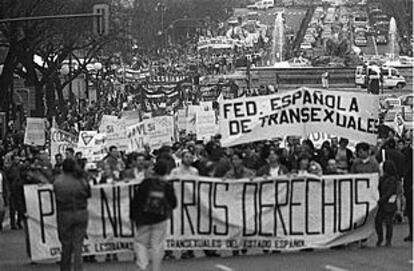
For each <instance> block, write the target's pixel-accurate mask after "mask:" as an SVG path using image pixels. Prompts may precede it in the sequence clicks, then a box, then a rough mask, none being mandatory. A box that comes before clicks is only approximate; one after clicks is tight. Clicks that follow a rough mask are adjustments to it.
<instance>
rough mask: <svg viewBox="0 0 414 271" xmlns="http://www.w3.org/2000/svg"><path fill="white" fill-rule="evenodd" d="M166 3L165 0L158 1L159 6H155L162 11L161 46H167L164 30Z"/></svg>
mask: <svg viewBox="0 0 414 271" xmlns="http://www.w3.org/2000/svg"><path fill="white" fill-rule="evenodd" d="M165 9H166V8H165V4H164V3H163V2H158V3H157V7H156V8H155V10H156V11H158V10H159V11H160V16H161V30H160V32H159V33H160V36H161V47H162V48H164V47H165V31H164V12H165Z"/></svg>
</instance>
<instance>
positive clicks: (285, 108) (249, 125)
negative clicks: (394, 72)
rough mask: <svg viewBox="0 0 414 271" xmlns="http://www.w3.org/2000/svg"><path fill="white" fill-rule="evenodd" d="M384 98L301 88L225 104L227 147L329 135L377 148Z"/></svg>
mask: <svg viewBox="0 0 414 271" xmlns="http://www.w3.org/2000/svg"><path fill="white" fill-rule="evenodd" d="M378 113H379V106H378V95H371V94H366V93H356V92H343V91H342V92H341V91H330V90H322V89H307V88H300V89H297V90H291V91H286V92H283V93H280V94H272V95H266V96H258V97H247V98H246V97H242V98H237V99H232V100H224V99H223V100H221V102H220V121H219V124H220V134H221V135H222V136H223V139H222V142H221V143H222V145H223V146H224V147H229V146H234V145H239V144H244V143H250V142H254V141H259V140H266V139H269V138H275V137H285V136H290V135H296V136H303V137H307V136H308V135H309V134H311V133H317V132H320V131H323V132H325V133H328V134H332V135H336V136H340V137H345V138H348V139H350V140H356V141H359V142H360V141H365V142H367V143H371V144H376V142H377V135H378V124H379V123H378Z"/></svg>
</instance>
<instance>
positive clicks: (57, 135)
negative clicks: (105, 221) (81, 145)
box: [50, 128, 78, 164]
mask: <svg viewBox="0 0 414 271" xmlns="http://www.w3.org/2000/svg"><path fill="white" fill-rule="evenodd" d="M77 142H78V138H77V137H76V136H75V135H73V134H71V133H68V132H65V131H63V130H60V129H57V128H51V129H50V160H51V162H52V164H55V162H56V161H55V155H56V154H58V153H60V154H62V155H64V154H65V151H66V149H67V148H73V149H76V147H77Z"/></svg>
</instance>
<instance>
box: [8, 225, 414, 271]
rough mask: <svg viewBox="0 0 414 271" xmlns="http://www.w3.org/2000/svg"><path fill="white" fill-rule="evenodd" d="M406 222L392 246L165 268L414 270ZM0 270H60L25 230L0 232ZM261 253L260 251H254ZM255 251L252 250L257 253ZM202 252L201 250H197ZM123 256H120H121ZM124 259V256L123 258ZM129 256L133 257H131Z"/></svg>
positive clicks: (104, 266) (116, 265)
mask: <svg viewBox="0 0 414 271" xmlns="http://www.w3.org/2000/svg"><path fill="white" fill-rule="evenodd" d="M406 233H407V225H406V224H400V225H396V226H395V228H394V238H393V246H392V247H390V248H385V247H381V248H376V247H374V243H375V241H376V240H375V237H374V236H373V237H371V238H370V239H369V242H368V245H369V246H368V248H364V249H361V248H357V247H356V246H352V247H349V248H346V249H342V250H321V251H313V252H294V253H282V254H272V255H263V254H256V255H253V254H249V255H246V256H239V257H230V256H229V255H230V254H229V252H225V255H224V256H225V257H221V258H205V257H200V258H196V259H191V260H170V261H166V262H164V264H163V269H164V270H169V271H186V270H203V271H220V270H221V271H252V270H257V271H275V270H283V271H290V270H300V271H308V270H309V271H313V270H315V271H319V270H321V271H324V270H325V271H329V270H330V271H351V270H352V271H353V270H355V271H405V270H412V267H413V257H412V253H413V250H412V243H406V242H403V241H402V240H403V238H404V237H405V236H406ZM0 244H1V245H0V270H2V271H29V270H42V271H43V270H45V271H48V270H58V265H57V264H56V263H49V264H30V263H29V259H28V258H27V257H26V254H25V245H24V236H23V232H22V231H10V230H9V231H6V232H3V233H0ZM254 252H255V253H259V251H254ZM254 252H252V253H254ZM198 254H200V253H198ZM120 258H121V257H120ZM124 258H125V257H124ZM126 258H128V257H126ZM129 258H130V257H129ZM84 270H88V271H89V270H90V271H95V270H96V271H106V270H124V271H129V270H131V271H132V270H136V269H135V266H134V265H133V263H132V261H131V259H129V260H128V261H123V262H111V263H88V264H85V268H84Z"/></svg>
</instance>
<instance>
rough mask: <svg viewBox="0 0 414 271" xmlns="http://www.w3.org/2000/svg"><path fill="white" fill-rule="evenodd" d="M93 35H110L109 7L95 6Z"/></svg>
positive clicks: (105, 5)
mask: <svg viewBox="0 0 414 271" xmlns="http://www.w3.org/2000/svg"><path fill="white" fill-rule="evenodd" d="M93 14H95V15H96V16H95V17H94V18H93V33H94V34H95V35H97V36H104V35H108V33H109V6H108V5H107V4H97V5H94V6H93Z"/></svg>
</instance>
